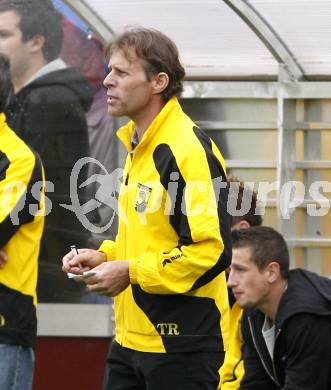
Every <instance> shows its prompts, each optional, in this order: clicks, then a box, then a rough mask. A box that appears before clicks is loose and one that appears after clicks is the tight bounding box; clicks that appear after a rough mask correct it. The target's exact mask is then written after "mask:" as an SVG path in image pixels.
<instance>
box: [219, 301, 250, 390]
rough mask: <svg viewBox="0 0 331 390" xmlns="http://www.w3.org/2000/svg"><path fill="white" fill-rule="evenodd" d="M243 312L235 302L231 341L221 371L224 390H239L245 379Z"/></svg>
mask: <svg viewBox="0 0 331 390" xmlns="http://www.w3.org/2000/svg"><path fill="white" fill-rule="evenodd" d="M242 316H243V310H242V309H241V308H240V307H239V305H238V303H237V302H234V304H233V306H232V308H231V313H230V341H229V349H228V351H226V354H225V359H224V363H223V365H222V367H221V370H220V378H221V382H220V387H219V389H222V390H239V388H240V383H241V381H242V379H243V377H244V373H245V370H244V360H243V359H244V358H243V351H242V349H243V338H242V334H241V320H242Z"/></svg>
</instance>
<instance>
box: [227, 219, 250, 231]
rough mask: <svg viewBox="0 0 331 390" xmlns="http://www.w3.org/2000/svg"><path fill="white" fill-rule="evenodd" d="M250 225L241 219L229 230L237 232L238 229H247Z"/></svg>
mask: <svg viewBox="0 0 331 390" xmlns="http://www.w3.org/2000/svg"><path fill="white" fill-rule="evenodd" d="M250 227H251V225H250V224H249V222H247V221H246V220H245V219H242V220H241V221H239V222H237V223H236V224H234V225H233V226H232V227H231V230H235V229H236V230H239V229H248V228H250Z"/></svg>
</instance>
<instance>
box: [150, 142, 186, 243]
mask: <svg viewBox="0 0 331 390" xmlns="http://www.w3.org/2000/svg"><path fill="white" fill-rule="evenodd" d="M153 160H154V164H155V167H156V169H157V171H158V173H159V175H160V181H161V184H162V185H163V187H164V189H165V190H166V191H167V192H168V195H169V197H170V199H171V204H172V208H171V213H170V224H171V226H172V227H173V228H174V230H175V231H176V233H177V235H178V237H179V241H178V245H179V247H180V246H182V245H190V244H192V243H193V241H192V236H191V229H190V225H189V222H188V218H187V213H186V205H185V198H183V193H184V189H185V186H186V183H185V180H184V178H183V176H182V174H181V173H180V170H179V168H178V165H177V162H176V158H175V156H174V155H173V153H172V151H171V149H170V147H169V145H167V144H160V145H158V146H157V148H156V149H155V150H154V153H153ZM172 174H174V175H172ZM174 177H175V179H174ZM172 179H174V180H172ZM177 179H178V180H177ZM172 181H175V183H176V184H178V187H177V189H176V191H171V190H169V183H171V182H172ZM182 201H183V204H182ZM182 208H183V210H184V213H183V212H182Z"/></svg>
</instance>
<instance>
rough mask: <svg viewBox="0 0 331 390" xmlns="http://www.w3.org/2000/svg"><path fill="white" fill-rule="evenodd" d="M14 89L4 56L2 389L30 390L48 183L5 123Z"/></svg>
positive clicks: (0, 130) (0, 98) (0, 118)
mask: <svg viewBox="0 0 331 390" xmlns="http://www.w3.org/2000/svg"><path fill="white" fill-rule="evenodd" d="M12 88H13V87H12V84H11V80H10V70H9V60H8V58H7V57H6V56H4V55H3V54H0V389H1V390H9V389H10V390H31V389H32V382H33V372H34V348H35V346H36V339H37V316H36V304H37V294H36V286H37V276H38V255H39V248H40V240H41V236H42V232H43V227H44V216H43V215H44V213H45V212H44V207H45V205H44V195H43V190H44V185H45V182H44V177H43V176H44V175H43V168H42V164H41V161H40V158H39V156H38V155H37V154H36V153H35V152H34V151H33V150H31V149H30V148H29V147H28V146H27V145H26V144H25V143H24V142H23V141H22V140H21V139H20V138H19V137H18V136H17V135H16V134H15V133H14V131H13V130H12V129H11V128H10V127H9V126H8V124H7V122H6V116H5V114H4V111H5V108H6V104H7V103H8V100H9V97H10V94H11V93H12Z"/></svg>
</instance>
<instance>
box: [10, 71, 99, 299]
mask: <svg viewBox="0 0 331 390" xmlns="http://www.w3.org/2000/svg"><path fill="white" fill-rule="evenodd" d="M93 92H94V91H93V90H92V88H91V87H90V85H89V84H88V82H87V80H86V79H85V78H84V77H83V76H82V75H81V74H80V73H79V72H78V71H77V70H76V69H74V68H65V69H60V70H56V71H53V72H50V73H47V74H45V75H44V76H41V77H39V78H37V79H35V80H33V81H32V82H30V83H29V84H28V85H26V86H25V87H24V88H22V89H21V90H20V91H19V92H18V93H17V94H16V95H15V96H14V97H13V98H12V100H11V102H10V105H9V107H8V108H7V110H6V114H7V120H8V123H9V125H10V126H11V128H12V129H13V130H15V131H16V133H17V134H18V135H19V136H20V137H21V138H22V139H23V140H24V141H25V142H26V143H27V144H28V145H29V146H31V147H32V148H33V149H34V150H36V151H37V152H38V153H39V155H40V156H41V158H42V160H43V164H44V167H45V175H46V180H47V181H50V182H52V183H53V184H54V192H51V191H50V189H49V188H46V190H48V192H47V193H46V195H47V197H48V198H49V199H50V200H51V202H52V211H51V213H50V214H49V215H48V216H47V217H46V224H45V233H44V237H43V240H42V243H41V251H40V270H41V272H40V273H41V274H42V275H41V278H40V280H39V283H38V290H39V291H38V296H39V300H40V301H41V302H52V301H55V302H66V299H68V300H69V301H75V300H79V296H78V295H80V294H81V292H80V289H79V288H77V286H75V284H74V283H72V282H71V281H67V280H66V278H65V277H64V275H63V273H62V271H61V267H60V266H59V259H61V258H62V257H63V255H64V254H65V253H66V252H68V250H70V248H69V246H70V245H72V244H76V245H77V247H86V246H87V245H88V244H87V240H88V238H89V235H88V234H87V233H86V231H85V229H84V228H83V226H82V225H81V223H80V222H79V220H78V219H77V218H76V216H75V214H74V213H73V212H72V211H70V210H67V209H65V208H63V207H61V206H60V204H71V203H72V202H71V199H70V174H71V171H72V169H73V167H74V165H75V163H76V161H77V160H79V159H80V158H82V157H86V156H89V140H88V130H87V122H86V117H85V114H86V112H87V111H88V110H89V108H90V105H91V103H92V97H93ZM86 178H87V165H85V167H84V168H83V169H82V170H81V172H80V174H79V178H78V186H79V184H80V183H83V182H84V181H85V180H86ZM78 199H79V201H80V203H81V204H82V203H85V202H86V200H85V199H84V189H83V190H79V189H78ZM59 282H60V283H61V284H59ZM75 294H76V295H77V296H76V297H75Z"/></svg>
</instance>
